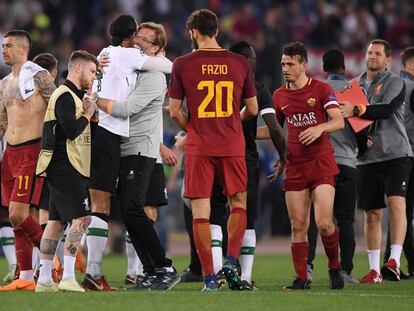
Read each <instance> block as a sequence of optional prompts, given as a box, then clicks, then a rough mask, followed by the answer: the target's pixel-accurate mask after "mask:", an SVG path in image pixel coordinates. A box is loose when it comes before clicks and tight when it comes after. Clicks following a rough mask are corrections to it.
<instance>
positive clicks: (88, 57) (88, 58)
mask: <svg viewBox="0 0 414 311" xmlns="http://www.w3.org/2000/svg"><path fill="white" fill-rule="evenodd" d="M77 60H82V61H85V62H91V63H95V65H96V68H98V67H99V62H98V59H97V58H96V57H95V56H94V55H92V54H91V53H89V52H87V51H85V50H77V51H73V52H72V54H71V55H70V58H69V67H70V65H71V64H72V63H73V62H75V61H77Z"/></svg>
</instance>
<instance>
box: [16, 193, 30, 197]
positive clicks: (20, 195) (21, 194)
mask: <svg viewBox="0 0 414 311" xmlns="http://www.w3.org/2000/svg"><path fill="white" fill-rule="evenodd" d="M25 195H28V193H17V196H18V197H23V196H25Z"/></svg>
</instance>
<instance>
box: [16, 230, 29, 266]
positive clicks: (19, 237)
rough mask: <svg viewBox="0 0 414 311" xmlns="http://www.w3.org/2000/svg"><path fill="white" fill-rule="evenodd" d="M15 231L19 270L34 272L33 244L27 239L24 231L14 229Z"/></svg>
mask: <svg viewBox="0 0 414 311" xmlns="http://www.w3.org/2000/svg"><path fill="white" fill-rule="evenodd" d="M13 231H14V241H15V242H14V243H15V247H16V257H17V263H18V264H19V269H20V270H21V271H26V270H32V252H33V244H32V242H30V240H29V239H28V238H27V237H26V235H25V234H24V232H23V230H21V229H13Z"/></svg>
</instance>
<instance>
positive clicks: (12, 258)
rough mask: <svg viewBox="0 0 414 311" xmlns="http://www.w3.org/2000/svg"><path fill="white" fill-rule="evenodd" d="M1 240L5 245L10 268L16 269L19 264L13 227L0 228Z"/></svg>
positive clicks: (3, 245) (5, 254)
mask: <svg viewBox="0 0 414 311" xmlns="http://www.w3.org/2000/svg"><path fill="white" fill-rule="evenodd" d="M0 242H1V246H2V247H3V252H4V256H5V257H6V260H7V263H8V265H9V270H12V269H15V268H16V265H17V258H16V247H15V246H14V232H13V228H12V227H1V228H0Z"/></svg>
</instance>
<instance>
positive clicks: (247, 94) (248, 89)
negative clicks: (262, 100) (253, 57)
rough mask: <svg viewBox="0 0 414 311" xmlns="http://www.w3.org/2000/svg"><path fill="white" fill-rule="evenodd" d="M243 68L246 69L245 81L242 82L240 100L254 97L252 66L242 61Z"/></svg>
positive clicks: (254, 87)
mask: <svg viewBox="0 0 414 311" xmlns="http://www.w3.org/2000/svg"><path fill="white" fill-rule="evenodd" d="M244 67H245V68H246V74H247V76H246V80H245V81H244V86H243V91H242V98H243V99H244V98H251V97H254V96H256V86H255V85H254V79H253V72H252V66H251V65H250V64H249V63H248V62H247V60H245V61H244Z"/></svg>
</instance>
